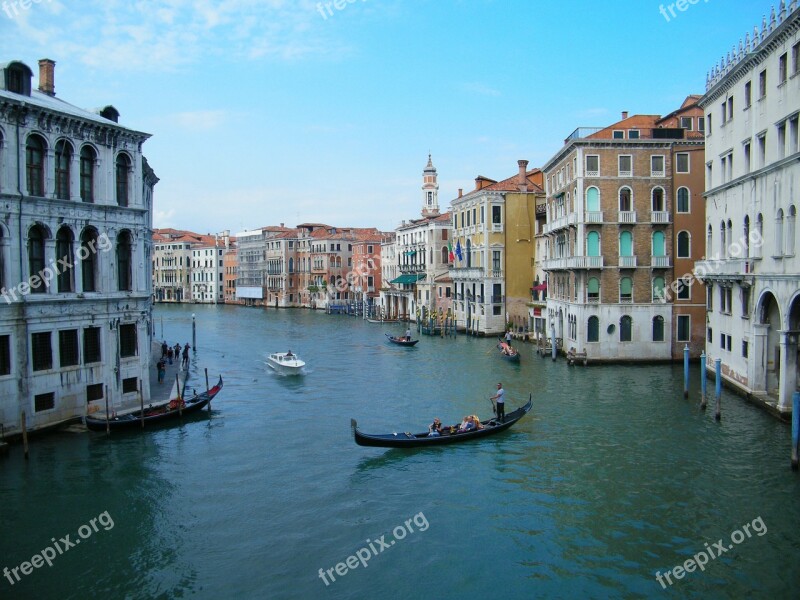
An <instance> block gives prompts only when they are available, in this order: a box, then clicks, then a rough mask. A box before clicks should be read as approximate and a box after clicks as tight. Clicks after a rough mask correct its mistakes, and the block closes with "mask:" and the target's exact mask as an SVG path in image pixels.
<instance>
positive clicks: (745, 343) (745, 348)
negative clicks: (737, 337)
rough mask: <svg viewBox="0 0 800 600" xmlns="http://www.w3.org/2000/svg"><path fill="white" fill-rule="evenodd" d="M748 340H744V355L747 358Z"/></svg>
mask: <svg viewBox="0 0 800 600" xmlns="http://www.w3.org/2000/svg"><path fill="white" fill-rule="evenodd" d="M747 345H748V344H747V340H742V356H743V357H744V358H747V353H748V348H747Z"/></svg>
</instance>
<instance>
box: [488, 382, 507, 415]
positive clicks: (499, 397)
mask: <svg viewBox="0 0 800 600" xmlns="http://www.w3.org/2000/svg"><path fill="white" fill-rule="evenodd" d="M505 393H506V392H505V390H504V389H503V384H502V383H498V384H497V393H496V394H495V395H494V396H492V397H491V398H490V400H491V401H492V402H493V403H494V402H496V403H497V405H496V408H495V411H496V412H497V420H498V421H500V422H503V421H504V420H505V418H506V401H505V399H504V397H503V396H504V395H505Z"/></svg>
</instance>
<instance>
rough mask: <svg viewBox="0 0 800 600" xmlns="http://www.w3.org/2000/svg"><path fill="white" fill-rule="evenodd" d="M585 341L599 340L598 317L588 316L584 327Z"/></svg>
mask: <svg viewBox="0 0 800 600" xmlns="http://www.w3.org/2000/svg"><path fill="white" fill-rule="evenodd" d="M586 341H587V342H599V341H600V319H598V318H597V317H589V323H588V326H587V328H586Z"/></svg>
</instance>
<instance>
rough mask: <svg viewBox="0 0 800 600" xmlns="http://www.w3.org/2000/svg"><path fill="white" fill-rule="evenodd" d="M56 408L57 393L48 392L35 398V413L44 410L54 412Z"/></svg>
mask: <svg viewBox="0 0 800 600" xmlns="http://www.w3.org/2000/svg"><path fill="white" fill-rule="evenodd" d="M55 407H56V394H55V392H47V393H46V394H36V395H35V396H34V397H33V411H34V412H42V411H44V410H52V409H54V408H55Z"/></svg>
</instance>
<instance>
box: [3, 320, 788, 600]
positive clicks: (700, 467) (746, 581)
mask: <svg viewBox="0 0 800 600" xmlns="http://www.w3.org/2000/svg"><path fill="white" fill-rule="evenodd" d="M193 312H194V313H195V314H196V319H197V336H198V340H197V342H198V351H197V353H196V354H195V355H194V356H193V363H192V366H191V370H192V378H191V379H190V383H189V388H190V389H191V388H192V387H197V388H198V389H199V388H201V387H204V386H205V382H204V376H203V370H202V369H203V368H204V367H207V368H208V370H209V374H210V377H211V378H212V380H215V379H216V376H217V375H218V374H220V373H221V374H222V375H223V377H224V380H225V386H224V389H223V391H222V392H221V393H220V395H219V396H218V397H217V399H216V400H215V401H214V402H213V405H212V410H211V412H210V413H208V412H204V413H203V414H202V415H200V416H197V417H195V418H192V419H190V420H187V421H186V422H185V423H184V424H181V425H177V426H174V427H168V428H161V429H154V430H152V431H147V432H146V433H144V434H141V433H133V434H113V435H112V437H111V438H110V439H109V438H106V437H105V435H103V434H88V433H74V432H62V433H56V434H53V435H49V436H45V437H41V438H37V439H35V440H34V442H33V444H32V446H31V455H30V460H29V461H27V462H25V461H24V460H23V458H22V452H21V448H19V447H18V446H15V447H12V450H11V453H10V456H9V457H8V458H6V459H1V460H0V519H1V521H0V523H1V524H2V533H1V534H0V558H1V559H2V560H1V561H0V568H4V567H5V568H8V569H9V575H8V576H4V577H2V578H0V598H13V599H17V598H31V599H50V598H53V599H55V598H59V599H62V598H75V599H84V598H165V599H166V598H213V599H219V598H241V599H249V598H267V599H271V598H301V599H304V598H336V599H339V598H351V599H362V598H363V599H368V598H376V597H382V598H418V597H425V596H431V597H438V598H459V599H463V598H644V597H661V596H662V595H663V596H665V597H676V598H677V597H680V598H741V597H745V596H746V597H750V598H797V597H800V571H799V570H798V564H799V561H798V559H800V527H798V522H800V502H798V498H800V478H798V475H797V474H795V473H793V472H792V471H791V470H790V469H789V458H790V430H789V427H788V426H787V425H785V424H783V423H780V422H778V421H776V420H775V419H774V418H772V417H770V416H768V415H766V414H764V413H763V412H761V411H760V410H758V409H756V408H753V407H751V406H750V405H748V404H747V403H745V402H744V401H743V400H742V399H740V398H739V397H737V396H734V395H732V394H729V393H727V392H726V393H723V399H722V402H723V404H722V421H721V423H717V422H715V420H714V411H713V408H712V407H710V408H709V410H708V411H706V412H701V411H700V410H699V409H698V402H697V398H698V396H699V386H700V383H699V377H698V371H699V367H697V366H695V367H694V368H693V371H692V391H691V398H690V399H689V400H685V399H684V398H683V394H682V390H683V378H682V367H680V366H675V367H672V366H604V367H589V368H583V367H568V366H567V365H566V363H565V362H564V361H563V360H559V361H558V362H555V363H553V362H552V361H551V360H550V359H541V358H539V357H538V356H537V355H536V354H535V353H534V352H533V347H532V346H531V345H522V346H521V350H522V363H521V365H513V364H509V363H506V362H504V361H502V360H501V359H499V358H498V356H497V355H496V352H497V351H496V350H495V347H494V341H493V340H491V339H480V338H468V337H465V336H459V337H458V338H456V339H440V338H429V337H423V339H422V341H420V343H419V344H418V346H417V347H416V348H413V349H406V348H400V347H396V346H393V345H390V344H388V343H387V342H386V338H385V336H384V333H394V334H399V333H401V332H402V331H403V329H404V328H403V327H401V326H398V325H377V324H370V323H368V322H366V321H362V320H359V319H355V318H353V317H345V316H326V315H323V314H318V313H312V312H310V311H302V310H293V311H276V310H274V309H269V310H263V309H251V308H243V307H230V306H221V307H203V306H159V307H157V309H156V334H157V336H158V337H159V338H161V337H164V338H166V340H167V342H168V343H170V344H175V343H176V342H180V343H181V344H183V343H185V342H186V341H187V340H188V341H191V321H192V313H193ZM162 319H163V336H162V334H161V331H162V324H161V322H162ZM288 349H291V350H292V351H293V352H296V353H298V354H299V355H300V356H301V357H302V358H303V359H304V360H306V361H307V372H306V373H305V375H304V376H302V377H282V376H278V375H276V374H275V373H273V372H272V371H271V370H270V369H269V368H268V367H267V366H266V365H265V363H264V357H265V355H266V354H267V353H269V352H275V351H285V350H288ZM498 381H502V383H503V384H504V387H505V388H506V390H507V393H506V396H507V406H508V409H507V411H510V410H512V409H513V408H514V407H516V406H519V405H521V404H523V403H524V402H525V401H526V400H527V399H528V395H529V394H532V395H533V400H534V405H533V411H532V412H531V414H529V415H528V416H527V417H526V418H525V419H523V420H522V421H521V422H519V423H518V424H517V425H515V426H514V427H513V428H512V429H511V430H509V431H508V432H505V433H503V434H501V435H499V436H497V437H495V438H489V439H486V440H484V441H482V442H477V443H470V444H462V445H455V446H450V447H443V448H433V449H421V450H407V451H404V450H397V449H395V450H390V449H377V448H362V447H359V446H356V445H355V443H354V442H353V438H352V434H351V430H350V419H351V417H355V418H357V419H358V422H359V426H360V428H361V429H362V430H364V431H367V432H377V433H383V432H391V431H398V432H404V431H419V430H422V429H424V428H425V427H426V425H427V423H429V422H430V421H431V420H432V419H433V417H436V416H438V417H440V418H441V419H442V420H443V421H444V422H445V423H457V422H458V421H460V419H461V417H463V416H464V415H465V414H468V413H473V412H474V413H477V414H478V415H479V416H481V417H482V418H488V417H489V416H491V405H490V403H489V400H488V398H489V396H490V395H491V394H493V393H494V390H495V389H496V383H497V382H498ZM710 383H711V384H712V385H710V386H709V389H711V390H713V382H710ZM712 406H713V405H712ZM93 519H94V522H92V520H93ZM65 536H69V538H68V539H66V540H65V539H64V538H65ZM719 540H722V544H720V545H719V547H722V548H724V549H725V552H724V553H721V550H720V549H719V547H716V546H715V545H716V544H717V543H718V542H719ZM76 542H80V543H76ZM72 544H74V545H72ZM48 549H49V550H48ZM37 554H39V555H42V556H44V557H47V558H48V559H49V562H50V563H51V564H52V566H48V564H47V561H45V562H42V560H43V559H39V560H35V561H34V565H23V567H24V568H19V566H20V565H21V564H22V563H24V562H26V561H28V562H30V561H31V560H32V558H33V557H34V555H37ZM51 554H52V555H53V557H50V555H51ZM717 554H721V555H720V556H717ZM349 557H353V558H350V559H349ZM693 557H695V558H694V559H693ZM688 559H693V560H696V561H697V562H707V564H704V565H703V567H702V568H703V570H702V571H701V570H700V569H697V568H694V567H693V565H694V564H696V563H692V564H689V565H687V567H688V568H689V569H691V571H692V572H688V573H685V572H681V571H680V570H677V571H674V570H673V569H674V568H675V567H677V566H682V565H684V563H685V561H687V560H688ZM348 562H349V565H348ZM37 563H38V564H39V565H40V566H39V567H38V568H33V567H34V566H36V564H37ZM353 565H356V566H355V568H352V566H353ZM365 565H366V566H365ZM15 567H17V568H18V570H17V571H16V573H17V575H18V576H19V581H17V580H16V579H15V575H14V572H13V569H14V568H15ZM337 569H338V571H337ZM320 570H322V574H323V577H321V576H320ZM26 571H27V572H28V574H25V572H26ZM657 573H660V574H661V577H662V581H663V585H662V584H660V583H659V582H658V581H657V579H656V574H657ZM664 573H670V579H665V578H664V575H663V574H664ZM678 576H680V578H678ZM9 579H10V580H11V581H14V584H13V585H11V583H10V582H9ZM670 582H671V583H670ZM664 588H666V589H664Z"/></svg>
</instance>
